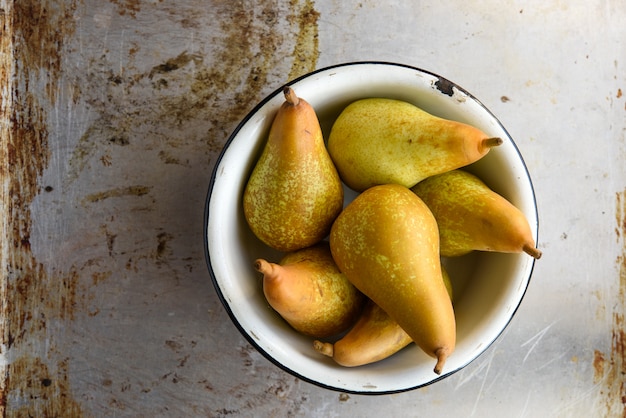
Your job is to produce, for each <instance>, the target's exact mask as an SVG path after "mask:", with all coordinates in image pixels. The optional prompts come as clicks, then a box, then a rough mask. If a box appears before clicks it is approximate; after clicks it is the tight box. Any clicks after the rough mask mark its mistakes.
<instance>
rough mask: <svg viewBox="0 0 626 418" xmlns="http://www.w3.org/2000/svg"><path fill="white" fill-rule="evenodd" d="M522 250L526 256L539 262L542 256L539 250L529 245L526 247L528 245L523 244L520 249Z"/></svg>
mask: <svg viewBox="0 0 626 418" xmlns="http://www.w3.org/2000/svg"><path fill="white" fill-rule="evenodd" d="M522 250H524V252H525V253H526V254H528V255H530V256H531V257H533V258H534V259H536V260H539V259H540V258H541V256H542V252H541V250H539V249H537V248H535V247H533V246H531V245H528V244H525V245H524V246H523V247H522Z"/></svg>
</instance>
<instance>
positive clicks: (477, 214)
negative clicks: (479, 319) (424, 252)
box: [411, 169, 541, 259]
mask: <svg viewBox="0 0 626 418" xmlns="http://www.w3.org/2000/svg"><path fill="white" fill-rule="evenodd" d="M411 190H412V191H413V192H414V193H415V194H416V195H417V196H419V197H420V198H421V199H422V200H423V201H424V202H425V203H426V204H427V205H428V207H429V208H430V210H431V211H432V213H433V215H434V216H435V219H437V224H438V225H439V235H440V253H441V255H442V256H444V257H454V256H461V255H464V254H467V253H469V252H471V251H473V250H481V251H496V252H505V253H521V252H526V253H528V254H530V255H531V256H532V257H534V258H536V259H538V258H540V257H541V251H540V250H538V249H537V248H536V246H535V242H534V239H533V236H532V233H531V229H530V225H529V224H528V220H527V219H526V216H525V215H524V214H523V213H522V212H521V211H520V210H519V209H518V208H517V207H515V206H514V205H513V204H512V203H510V202H509V201H508V200H507V199H505V198H504V197H503V196H501V195H499V194H498V193H496V192H494V191H493V190H491V189H490V188H489V187H488V186H487V185H486V184H485V183H484V182H483V181H482V180H481V179H480V178H478V177H477V176H475V175H474V174H471V173H469V172H467V171H465V170H458V169H457V170H453V171H450V172H447V173H443V174H439V175H436V176H433V177H430V178H427V179H426V180H424V181H422V182H420V183H418V184H417V185H415V186H414V187H413V188H412V189H411Z"/></svg>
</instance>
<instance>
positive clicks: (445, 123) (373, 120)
mask: <svg viewBox="0 0 626 418" xmlns="http://www.w3.org/2000/svg"><path fill="white" fill-rule="evenodd" d="M501 143H502V140H501V139H500V138H490V137H488V136H487V135H486V134H485V133H483V132H482V131H481V130H479V129H477V128H475V127H473V126H470V125H467V124H464V123H460V122H457V121H452V120H448V119H442V118H440V117H437V116H434V115H431V114H430V113H428V112H426V111H424V110H422V109H420V108H419V107H417V106H414V105H413V104H411V103H408V102H405V101H402V100H395V99H386V98H368V99H361V100H357V101H355V102H353V103H351V104H350V105H348V106H347V107H346V108H345V109H344V110H343V111H342V112H341V113H340V115H339V117H338V118H337V119H336V121H335V122H334V124H333V126H332V128H331V132H330V135H329V137H328V151H329V153H330V155H331V157H332V159H333V161H334V162H335V165H336V167H337V170H338V171H339V175H340V177H341V178H342V180H343V181H344V183H346V185H347V186H348V187H350V188H351V189H353V190H356V191H363V190H365V189H367V188H369V187H371V186H374V185H377V184H388V183H396V184H401V185H403V186H406V187H413V186H414V185H415V184H417V183H418V182H419V181H420V180H423V179H425V178H426V177H429V176H432V175H434V174H439V173H443V172H446V171H449V170H453V169H455V168H459V167H463V166H466V165H468V164H471V163H473V162H475V161H477V160H479V159H480V158H482V157H483V156H484V155H486V154H487V153H488V152H489V150H490V149H491V148H492V147H494V146H497V145H500V144H501Z"/></svg>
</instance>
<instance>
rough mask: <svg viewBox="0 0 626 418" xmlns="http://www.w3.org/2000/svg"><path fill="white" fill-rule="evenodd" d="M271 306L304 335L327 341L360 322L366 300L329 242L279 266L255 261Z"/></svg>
mask: <svg viewBox="0 0 626 418" xmlns="http://www.w3.org/2000/svg"><path fill="white" fill-rule="evenodd" d="M255 268H256V269H257V270H258V271H259V272H261V273H263V293H264V294H265V297H266V299H267V301H268V303H269V304H270V306H271V307H272V308H273V309H274V310H275V311H276V312H278V314H279V315H280V316H282V318H283V319H284V320H285V321H287V323H288V324H289V325H291V327H293V328H294V329H295V330H297V331H299V332H300V333H302V334H304V335H307V336H311V337H314V338H326V337H330V336H334V335H337V334H339V333H342V332H345V331H346V330H347V329H348V328H350V327H351V326H352V325H354V323H355V322H356V321H357V319H358V317H359V315H360V314H361V311H362V309H363V305H364V304H365V300H366V298H365V296H364V295H363V294H362V293H361V292H359V291H358V290H357V289H356V288H355V287H354V286H353V285H352V283H350V282H349V281H348V279H347V278H346V276H344V275H343V274H342V273H341V272H340V271H339V269H338V268H337V265H336V264H335V261H334V260H333V258H332V255H331V253H330V248H329V245H328V242H327V241H322V242H320V243H318V244H316V245H313V246H311V247H308V248H304V249H301V250H297V251H293V252H291V253H288V254H286V255H285V256H284V257H283V258H282V259H281V260H280V262H279V263H271V262H268V261H267V260H264V259H258V260H256V261H255Z"/></svg>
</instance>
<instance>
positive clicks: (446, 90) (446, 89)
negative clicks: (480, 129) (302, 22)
mask: <svg viewBox="0 0 626 418" xmlns="http://www.w3.org/2000/svg"><path fill="white" fill-rule="evenodd" d="M362 65H366V66H367V65H380V66H390V67H401V68H405V69H408V70H411V71H415V72H418V73H422V74H426V75H429V76H431V77H434V78H436V79H437V81H436V82H435V83H434V86H435V88H436V89H437V90H439V91H440V92H441V93H442V94H445V95H447V96H450V97H452V96H453V88H454V89H456V90H458V91H459V92H461V93H463V94H464V95H465V96H467V98H468V99H470V100H472V101H474V102H475V103H476V104H477V105H479V106H480V107H481V108H482V110H483V111H485V112H486V114H488V115H489V116H490V117H491V118H492V119H493V121H494V122H495V123H496V124H497V125H498V127H499V128H500V129H502V130H503V131H504V132H505V133H506V135H507V137H508V138H509V139H510V143H511V145H512V146H513V149H514V151H515V153H516V154H517V157H518V158H519V162H520V164H521V168H522V169H523V171H524V172H525V173H526V177H527V178H528V187H529V190H530V195H531V196H532V201H533V205H532V206H533V210H534V218H535V226H534V231H533V232H534V233H535V236H536V239H537V242H538V240H539V213H538V204H537V200H536V194H535V188H534V184H533V181H532V177H531V176H530V172H529V170H528V167H527V165H526V162H525V161H524V158H523V156H522V154H521V152H520V150H519V148H518V146H517V144H516V143H515V141H514V140H513V138H512V137H511V136H510V135H509V133H508V131H507V130H506V128H505V127H504V126H503V125H502V123H501V122H500V120H499V119H498V118H497V117H496V116H495V115H494V114H493V113H492V112H491V110H489V108H487V107H486V106H485V105H484V104H483V103H482V102H481V101H480V100H478V98H476V97H475V96H474V95H473V94H471V93H470V92H468V91H467V90H465V89H464V88H463V87H461V86H459V85H458V84H456V83H455V82H452V81H450V80H449V79H447V78H445V77H442V76H441V75H439V74H437V73H434V72H432V71H429V70H424V69H422V68H420V67H416V66H413V65H409V64H403V63H397V62H391V61H378V60H364V61H347V62H343V63H338V64H333V65H329V66H326V67H322V68H318V69H316V70H313V71H311V72H308V73H306V74H304V75H301V76H299V77H297V78H294V79H292V80H290V81H288V82H286V83H284V84H282V85H281V86H280V87H278V88H276V89H275V90H274V91H272V92H271V93H269V94H268V95H267V96H266V97H265V98H263V99H262V100H261V101H260V102H258V103H257V104H256V105H255V106H254V107H253V108H252V109H251V110H250V111H249V112H248V113H247V114H246V116H245V117H244V118H243V119H242V120H241V121H240V122H239V123H238V124H237V126H236V127H235V129H234V130H233V131H232V133H231V134H230V135H229V136H228V138H227V140H226V142H225V143H224V145H223V147H222V149H221V151H220V153H219V155H218V157H217V159H216V160H215V163H214V166H213V169H212V171H211V176H210V179H209V187H208V191H207V194H206V199H205V204H204V212H203V216H204V219H203V233H202V239H203V247H204V256H205V262H206V264H207V268H208V271H209V275H210V277H211V282H212V283H213V287H214V289H215V291H216V293H217V296H218V299H219V300H220V302H221V304H222V306H223V307H224V308H225V310H226V312H227V314H228V316H229V317H230V320H231V321H232V323H233V324H234V325H235V327H236V328H237V330H238V331H239V333H240V334H241V335H243V336H244V338H245V339H246V341H247V342H248V343H249V344H250V345H252V346H253V347H254V348H255V349H256V350H257V351H258V352H259V353H261V354H262V355H263V357H265V358H266V359H267V360H269V361H270V362H271V363H273V364H274V365H275V366H277V367H278V368H280V369H281V370H283V371H285V372H287V373H289V374H291V375H292V376H295V377H296V378H298V379H300V380H303V381H305V382H307V383H310V384H313V385H315V386H318V387H321V388H323V389H328V390H331V391H335V392H341V393H347V394H355V395H374V396H378V395H390V394H397V393H403V392H408V391H412V390H415V389H419V388H422V387H426V386H429V385H431V384H433V383H435V382H438V381H440V380H442V379H444V378H446V377H448V376H451V375H452V374H455V373H456V372H458V371H460V370H462V369H464V368H465V367H467V366H468V365H469V364H471V363H473V362H474V361H475V360H477V359H478V358H480V357H481V356H483V355H484V354H485V352H486V351H488V350H489V348H490V347H491V346H492V345H493V344H494V343H495V342H496V341H497V340H499V339H500V337H501V336H502V334H503V333H504V331H505V330H506V329H507V328H508V327H509V325H510V323H511V321H512V320H513V318H514V317H515V315H516V314H517V311H518V309H519V307H520V306H521V304H522V301H523V299H524V297H525V296H526V293H527V291H528V287H529V286H530V282H531V279H532V276H533V272H534V267H535V263H536V260H535V259H532V260H530V266H529V268H528V278H527V279H526V285H525V287H524V289H523V291H522V293H521V295H520V298H519V301H518V302H517V304H516V305H515V306H514V308H513V309H512V311H511V314H510V316H509V318H508V320H507V321H506V323H505V324H504V326H503V327H502V329H501V330H499V332H498V333H497V334H496V335H494V337H493V339H492V340H491V341H489V342H488V343H487V344H486V345H485V348H484V349H482V351H481V352H480V353H479V354H478V355H476V356H475V357H473V358H471V359H469V360H468V361H467V362H465V363H462V364H461V365H459V366H458V367H456V368H455V369H453V370H448V371H446V372H445V373H443V374H441V375H440V376H438V377H436V378H434V379H432V380H430V381H428V382H425V383H420V384H417V385H414V386H409V387H406V388H399V389H394V390H380V391H376V390H372V391H366V390H355V389H347V388H342V387H339V386H332V385H329V384H327V383H324V382H320V381H318V380H315V379H312V378H310V377H308V376H306V375H303V374H302V373H300V372H298V371H296V370H293V369H292V368H290V367H287V366H286V365H284V364H283V363H281V362H280V361H278V360H277V359H276V358H274V357H273V356H272V355H270V354H269V353H268V352H266V351H265V350H264V349H263V348H262V347H261V346H260V345H259V344H258V343H257V342H256V341H255V339H254V338H253V337H252V336H251V335H250V334H249V333H248V332H246V330H245V329H244V328H243V326H242V325H241V323H240V322H239V319H238V318H237V316H236V315H235V314H234V312H233V311H232V309H231V307H230V305H229V303H228V301H227V300H226V298H225V296H224V294H223V293H222V290H221V289H220V286H219V283H218V279H217V277H216V275H215V272H214V270H213V267H212V262H211V254H210V249H209V242H208V239H207V231H208V228H209V215H210V213H209V212H210V203H211V196H212V193H213V189H214V187H215V181H216V178H217V176H218V171H219V168H220V163H221V161H222V159H223V157H224V155H225V153H226V152H227V150H228V148H229V145H230V144H231V143H232V142H233V140H234V139H235V138H236V137H237V134H238V133H239V131H240V130H241V129H242V128H243V127H244V126H245V125H246V124H247V123H248V122H249V121H250V119H251V118H252V117H253V116H254V115H255V114H256V113H257V112H258V111H259V109H261V108H262V107H263V106H264V105H265V104H266V103H267V102H269V101H270V100H272V99H273V98H274V97H276V96H277V95H279V94H282V91H283V89H284V87H286V86H289V85H292V84H294V83H297V82H299V81H301V80H303V79H306V78H309V77H311V76H314V75H316V74H319V73H322V72H327V71H330V70H333V69H338V68H345V67H350V66H362Z"/></svg>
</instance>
